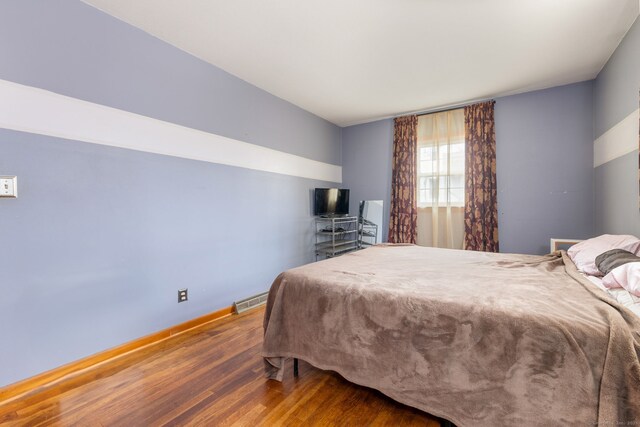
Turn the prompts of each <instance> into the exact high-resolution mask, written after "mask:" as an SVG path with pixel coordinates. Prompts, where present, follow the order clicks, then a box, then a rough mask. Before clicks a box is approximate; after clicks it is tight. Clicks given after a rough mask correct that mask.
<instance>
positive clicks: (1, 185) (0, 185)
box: [0, 176, 18, 197]
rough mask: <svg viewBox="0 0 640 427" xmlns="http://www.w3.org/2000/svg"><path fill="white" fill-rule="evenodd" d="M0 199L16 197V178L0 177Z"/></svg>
mask: <svg viewBox="0 0 640 427" xmlns="http://www.w3.org/2000/svg"><path fill="white" fill-rule="evenodd" d="M0 197H18V177H16V176H0Z"/></svg>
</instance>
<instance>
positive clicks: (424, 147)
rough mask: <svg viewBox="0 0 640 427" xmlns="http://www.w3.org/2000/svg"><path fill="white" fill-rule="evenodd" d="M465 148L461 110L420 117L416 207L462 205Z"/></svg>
mask: <svg viewBox="0 0 640 427" xmlns="http://www.w3.org/2000/svg"><path fill="white" fill-rule="evenodd" d="M458 112H459V113H458ZM464 146H465V143H464V115H463V110H454V111H452V112H444V113H436V114H429V115H424V116H420V117H419V119H418V156H417V157H418V165H417V166H418V180H417V184H418V188H417V191H418V207H435V206H458V207H461V206H464Z"/></svg>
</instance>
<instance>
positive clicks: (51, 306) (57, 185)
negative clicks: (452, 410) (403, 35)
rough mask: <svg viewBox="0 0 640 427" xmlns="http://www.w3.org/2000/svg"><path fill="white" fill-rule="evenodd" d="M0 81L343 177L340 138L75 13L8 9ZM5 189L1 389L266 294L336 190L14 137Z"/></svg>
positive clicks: (34, 6)
mask: <svg viewBox="0 0 640 427" xmlns="http://www.w3.org/2000/svg"><path fill="white" fill-rule="evenodd" d="M0 79H4V80H9V81H13V82H17V83H21V84H25V85H30V86H35V87H39V88H44V89H47V90H50V91H54V92H57V93H60V94H63V95H67V96H71V97H74V98H79V99H82V100H88V101H91V102H95V103H99V104H103V105H107V106H111V107H116V108H119V109H122V110H125V111H129V112H134V113H138V114H142V115H145V116H149V117H153V118H156V119H161V120H165V121H169V122H173V123H177V124H180V125H184V126H188V127H192V128H196V129H200V130H204V131H207V132H212V133H216V134H220V135H224V136H228V137H232V138H236V139H239V140H242V141H246V142H251V143H254V144H259V145H264V146H267V147H270V148H274V149H277V150H281V151H285V152H288V153H293V154H297V155H301V156H305V157H307V158H311V159H314V160H318V161H323V162H327V163H331V164H337V165H340V163H341V129H340V128H338V127H337V126H335V125H333V124H331V123H328V122H326V121H325V120H322V119H320V118H318V117H316V116H313V115H312V114H310V113H308V112H306V111H303V110H301V109H299V108H297V107H295V106H293V105H291V104H289V103H287V102H285V101H283V100H281V99H279V98H276V97H274V96H272V95H270V94H268V93H266V92H264V91H262V90H260V89H257V88H256V87H253V86H251V85H249V84H247V83H246V82H244V81H241V80H240V79H237V78H235V77H233V76H231V75H229V74H227V73H225V72H224V71H222V70H220V69H218V68H216V67H213V66H211V65H208V64H206V63H204V62H202V61H200V60H198V59H196V58H194V57H192V56H190V55H188V54H186V53H185V52H182V51H180V50H178V49H176V48H174V47H172V46H169V45H167V44H165V43H163V42H161V41H159V40H158V39H155V38H153V37H151V36H149V35H147V34H145V33H143V32H141V31H139V30H137V29H135V28H133V27H131V26H129V25H127V24H125V23H122V22H120V21H118V20H116V19H114V18H112V17H110V16H108V15H105V14H103V13H102V12H100V11H98V10H96V9H93V8H91V7H90V6H87V5H85V4H83V3H81V2H78V1H72V0H59V1H56V2H45V1H36V0H8V1H3V2H0ZM176 143H179V141H176ZM0 174H11V175H18V183H19V189H20V197H19V198H18V199H2V200H0V223H2V224H3V227H0V243H1V244H2V248H3V256H1V257H0V294H2V295H3V297H2V298H0V335H2V339H3V342H4V343H5V345H2V349H1V350H0V386H3V385H6V384H9V383H12V382H15V381H18V380H20V379H23V378H26V377H29V376H31V375H34V374H37V373H39V372H42V371H45V370H48V369H51V368H54V367H56V366H60V365H62V364H65V363H68V362H71V361H73V360H76V359H79V358H82V357H85V356H87V355H90V354H93V353H96V352H98V351H101V350H104V349H107V348H110V347H113V346H116V345H118V344H122V343H123V342H126V341H129V340H132V339H135V338H138V337H141V336H144V335H146V334H149V333H152V332H155V331H157V330H160V329H163V328H166V327H169V326H171V325H174V324H177V323H180V322H183V321H186V320H188V319H192V318H195V317H197V316H199V315H202V314H205V313H208V312H211V311H214V310H216V309H219V308H221V307H225V306H229V305H231V304H232V302H233V301H234V300H238V299H241V298H244V297H248V296H251V295H253V294H256V293H258V292H262V291H266V290H267V289H268V288H269V286H270V284H271V282H272V280H273V279H274V278H275V277H276V275H277V274H278V273H279V272H281V271H282V270H284V269H287V268H290V267H294V266H297V265H300V264H303V263H306V262H310V261H312V260H313V259H314V256H313V250H312V248H313V242H314V237H313V234H312V216H311V200H310V192H311V189H313V188H314V187H326V186H335V185H338V184H336V183H330V182H322V181H316V180H310V179H304V178H297V177H293V176H285V175H278V174H273V173H268V172H260V171H254V170H249V169H242V168H237V167H232V166H224V165H218V164H211V163H205V162H199V161H193V160H186V159H180V158H175V157H169V156H162V155H156V154H150V153H142V152H137V151H132V150H126V149H119V148H113V147H107V146H101V145H95V144H88V143H84V142H79V141H71V140H64V139H59V138H54V137H49V136H42V135H35V134H30V133H24V132H16V131H10V130H6V129H0ZM183 287H188V288H189V301H188V302H186V303H182V304H178V303H177V290H178V289H179V288H183Z"/></svg>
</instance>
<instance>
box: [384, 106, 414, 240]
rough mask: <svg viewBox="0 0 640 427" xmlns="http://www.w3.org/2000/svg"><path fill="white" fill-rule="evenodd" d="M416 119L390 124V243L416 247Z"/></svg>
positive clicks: (401, 119) (412, 117) (405, 118)
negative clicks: (391, 162) (391, 154)
mask: <svg viewBox="0 0 640 427" xmlns="http://www.w3.org/2000/svg"><path fill="white" fill-rule="evenodd" d="M417 128H418V117H417V116H405V117H398V118H396V119H395V120H394V130H393V169H392V172H391V216H390V218H389V242H390V243H416V218H417V214H418V207H417V203H416V161H417V160H416V148H417V145H418V137H417Z"/></svg>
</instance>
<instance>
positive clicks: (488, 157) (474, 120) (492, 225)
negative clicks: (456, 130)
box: [464, 101, 499, 252]
mask: <svg viewBox="0 0 640 427" xmlns="http://www.w3.org/2000/svg"><path fill="white" fill-rule="evenodd" d="M494 104H495V101H489V102H482V103H479V104H475V105H469V106H467V107H465V109H464V125H465V208H464V247H465V249H468V250H473V251H483V252H498V250H499V246H498V197H497V190H496V133H495V126H494V120H493V106H494Z"/></svg>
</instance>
